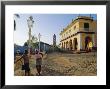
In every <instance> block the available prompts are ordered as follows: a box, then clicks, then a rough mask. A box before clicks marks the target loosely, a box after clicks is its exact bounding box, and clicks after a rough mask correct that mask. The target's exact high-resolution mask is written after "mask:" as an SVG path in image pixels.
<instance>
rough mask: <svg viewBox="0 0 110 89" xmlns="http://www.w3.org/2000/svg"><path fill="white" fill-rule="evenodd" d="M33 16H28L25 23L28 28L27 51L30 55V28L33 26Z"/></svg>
mask: <svg viewBox="0 0 110 89" xmlns="http://www.w3.org/2000/svg"><path fill="white" fill-rule="evenodd" d="M33 23H34V21H33V17H32V16H30V17H29V18H28V19H27V24H28V28H29V43H28V47H29V48H28V51H29V55H30V48H31V29H32V27H33Z"/></svg>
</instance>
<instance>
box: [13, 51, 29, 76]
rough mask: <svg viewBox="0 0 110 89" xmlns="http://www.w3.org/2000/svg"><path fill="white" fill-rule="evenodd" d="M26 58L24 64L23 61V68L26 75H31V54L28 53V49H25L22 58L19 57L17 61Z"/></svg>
mask: <svg viewBox="0 0 110 89" xmlns="http://www.w3.org/2000/svg"><path fill="white" fill-rule="evenodd" d="M21 59H24V64H23V62H22V61H21V62H22V64H23V65H22V70H25V76H29V75H30V67H29V55H28V50H25V52H24V54H23V55H22V56H21V58H19V59H18V60H17V61H15V63H16V62H18V61H19V60H21Z"/></svg>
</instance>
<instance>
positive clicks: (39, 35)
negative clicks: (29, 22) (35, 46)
mask: <svg viewBox="0 0 110 89" xmlns="http://www.w3.org/2000/svg"><path fill="white" fill-rule="evenodd" d="M38 38H39V52H40V38H41V34H40V33H39V34H38Z"/></svg>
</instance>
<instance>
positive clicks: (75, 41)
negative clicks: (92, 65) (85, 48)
mask: <svg viewBox="0 0 110 89" xmlns="http://www.w3.org/2000/svg"><path fill="white" fill-rule="evenodd" d="M77 46H78V42H77V38H74V50H77Z"/></svg>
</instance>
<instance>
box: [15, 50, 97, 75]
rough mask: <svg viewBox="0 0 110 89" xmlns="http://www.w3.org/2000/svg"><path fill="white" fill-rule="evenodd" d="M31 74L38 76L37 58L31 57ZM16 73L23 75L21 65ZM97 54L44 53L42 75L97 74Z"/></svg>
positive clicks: (16, 69)
mask: <svg viewBox="0 0 110 89" xmlns="http://www.w3.org/2000/svg"><path fill="white" fill-rule="evenodd" d="M30 69H31V76H36V73H37V72H36V67H35V59H34V57H32V59H30ZM15 75H18V76H20V75H21V76H22V75H24V71H22V70H21V68H20V66H19V67H18V68H15ZM96 75H97V55H96V53H95V52H91V53H81V54H66V53H51V54H48V55H44V58H43V64H42V72H41V76H96Z"/></svg>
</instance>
